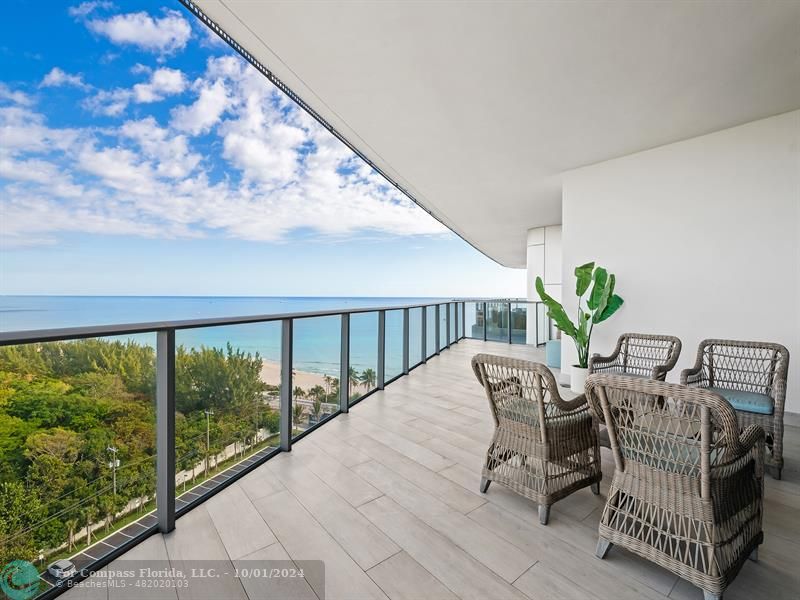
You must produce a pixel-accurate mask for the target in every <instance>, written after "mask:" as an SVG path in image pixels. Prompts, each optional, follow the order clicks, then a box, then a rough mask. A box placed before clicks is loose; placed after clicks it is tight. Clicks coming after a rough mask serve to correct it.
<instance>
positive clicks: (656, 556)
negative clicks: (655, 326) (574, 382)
mask: <svg viewBox="0 0 800 600" xmlns="http://www.w3.org/2000/svg"><path fill="white" fill-rule="evenodd" d="M586 397H587V400H588V402H589V405H590V406H591V409H592V412H593V413H594V414H595V416H596V417H597V418H598V420H600V421H601V422H603V423H605V424H606V425H607V426H608V431H609V435H610V438H611V450H612V453H613V455H614V462H615V464H616V470H615V472H614V477H613V479H612V482H611V488H610V490H609V493H608V499H607V501H606V505H605V508H604V509H603V513H602V516H601V518H600V528H599V540H598V544H597V556H598V557H599V558H604V557H605V555H606V553H607V552H608V549H609V547H610V546H611V545H612V544H618V545H620V546H622V547H624V548H627V549H628V550H630V551H631V552H633V553H635V554H638V555H639V556H642V557H644V558H646V559H648V560H650V561H652V562H654V563H656V564H658V565H660V566H662V567H664V568H666V569H668V570H670V571H671V572H673V573H675V574H677V575H678V576H680V577H682V578H684V579H686V580H687V581H689V582H691V583H693V584H694V585H696V586H698V587H700V588H701V589H702V590H703V593H704V594H705V598H706V599H707V600H708V599H711V598H716V599H719V598H721V597H722V593H723V591H724V590H725V588H726V587H727V586H728V585H729V584H730V583H731V581H733V579H734V578H735V577H736V574H737V573H738V572H739V570H740V569H741V568H742V565H743V564H744V562H745V560H746V559H747V558H748V556H749V557H750V558H752V559H753V560H757V558H758V553H757V550H758V546H759V544H761V542H762V541H763V538H764V535H763V532H762V529H761V519H762V503H763V491H764V430H763V429H762V428H761V427H759V426H758V425H750V426H748V427H747V428H746V429H745V430H744V432H742V433H741V434H740V430H739V424H738V422H737V420H736V413H735V412H734V410H733V408H731V405H730V404H729V403H728V402H727V401H726V400H725V399H724V398H722V397H721V396H719V395H718V394H715V393H713V392H711V391H709V390H704V389H700V388H688V387H686V386H682V385H676V384H670V383H665V382H661V381H652V380H646V379H633V378H631V377H620V376H615V375H590V376H589V378H588V379H587V381H586Z"/></svg>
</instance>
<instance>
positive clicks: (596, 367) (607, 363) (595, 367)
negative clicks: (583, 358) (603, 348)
mask: <svg viewBox="0 0 800 600" xmlns="http://www.w3.org/2000/svg"><path fill="white" fill-rule="evenodd" d="M617 358H619V352H617V353H615V354H612V355H611V356H600V355H599V354H593V355H592V356H591V357H589V373H590V374H591V373H600V372H602V371H608V370H609V369H613V368H614V367H617V366H619V363H618V362H617Z"/></svg>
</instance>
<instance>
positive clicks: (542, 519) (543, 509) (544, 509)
mask: <svg viewBox="0 0 800 600" xmlns="http://www.w3.org/2000/svg"><path fill="white" fill-rule="evenodd" d="M549 520H550V505H549V504H540V505H539V523H541V524H542V525H547V521H549Z"/></svg>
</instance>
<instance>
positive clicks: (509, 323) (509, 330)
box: [507, 302, 511, 344]
mask: <svg viewBox="0 0 800 600" xmlns="http://www.w3.org/2000/svg"><path fill="white" fill-rule="evenodd" d="M507 309H508V343H509V344H510V343H511V302H509V303H508V307H507Z"/></svg>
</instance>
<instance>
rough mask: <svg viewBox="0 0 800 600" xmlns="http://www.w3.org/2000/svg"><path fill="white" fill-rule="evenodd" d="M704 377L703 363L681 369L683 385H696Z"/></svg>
mask: <svg viewBox="0 0 800 600" xmlns="http://www.w3.org/2000/svg"><path fill="white" fill-rule="evenodd" d="M702 379H703V365H700V366H697V365H695V366H694V367H692V368H691V369H684V370H683V371H681V385H696V384H698V383H699V382H700V381H701V380H702Z"/></svg>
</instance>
